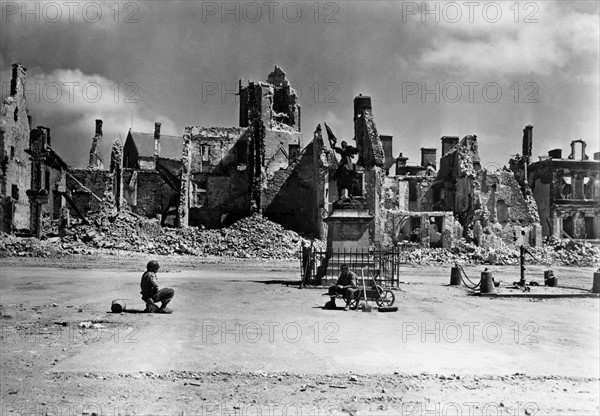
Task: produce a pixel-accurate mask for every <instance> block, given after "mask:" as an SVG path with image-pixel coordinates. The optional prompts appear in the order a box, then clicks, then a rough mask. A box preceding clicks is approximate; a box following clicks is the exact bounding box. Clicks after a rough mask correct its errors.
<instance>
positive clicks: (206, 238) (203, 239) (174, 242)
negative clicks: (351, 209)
mask: <svg viewBox="0 0 600 416" xmlns="http://www.w3.org/2000/svg"><path fill="white" fill-rule="evenodd" d="M88 221H89V224H82V223H81V222H80V223H77V224H74V225H73V226H72V227H71V228H70V229H69V230H68V231H67V232H66V234H65V235H63V236H62V237H58V236H55V237H50V238H48V239H45V240H42V241H38V240H36V239H34V238H17V237H14V236H8V235H4V236H2V237H1V238H0V252H3V254H4V255H9V256H32V257H50V256H52V257H54V256H61V255H70V254H94V253H96V252H98V250H99V249H100V250H108V251H110V250H124V251H130V252H138V253H147V254H158V255H171V254H181V255H193V256H219V257H236V258H250V259H293V258H297V257H298V255H299V250H300V245H301V243H302V242H304V241H306V240H305V239H304V238H303V237H301V236H300V235H298V234H297V233H295V232H293V231H290V230H286V229H284V228H283V227H282V226H280V225H279V224H277V223H274V222H272V221H269V220H268V219H266V218H263V217H262V216H259V215H254V216H251V217H247V218H244V219H242V220H240V221H238V222H236V223H234V224H233V225H232V226H230V227H228V228H223V229H219V230H203V229H200V228H195V227H188V228H179V229H176V228H164V227H161V226H160V222H159V221H158V220H156V219H147V218H143V217H140V216H137V215H135V214H132V213H130V212H121V213H118V214H117V213H116V212H113V211H103V212H102V213H99V214H96V215H91V216H89V217H88ZM45 225H46V226H48V227H49V229H50V228H52V224H49V223H48V224H45Z"/></svg>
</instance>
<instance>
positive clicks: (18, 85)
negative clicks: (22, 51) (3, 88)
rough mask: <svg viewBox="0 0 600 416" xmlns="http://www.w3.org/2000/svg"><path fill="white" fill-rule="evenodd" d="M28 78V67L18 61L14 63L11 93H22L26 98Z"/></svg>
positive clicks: (14, 94) (22, 96)
mask: <svg viewBox="0 0 600 416" xmlns="http://www.w3.org/2000/svg"><path fill="white" fill-rule="evenodd" d="M26 79H27V68H25V67H24V66H23V65H21V64H19V63H17V64H13V65H12V78H11V80H10V95H13V96H16V95H17V94H21V98H25V81H26Z"/></svg>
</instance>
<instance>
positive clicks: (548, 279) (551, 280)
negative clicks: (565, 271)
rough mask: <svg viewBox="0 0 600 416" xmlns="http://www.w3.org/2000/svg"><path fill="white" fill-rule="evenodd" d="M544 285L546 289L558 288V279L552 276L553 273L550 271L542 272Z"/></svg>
mask: <svg viewBox="0 0 600 416" xmlns="http://www.w3.org/2000/svg"><path fill="white" fill-rule="evenodd" d="M544 285H546V286H548V287H556V286H558V279H557V278H556V276H554V272H553V271H552V270H546V271H544Z"/></svg>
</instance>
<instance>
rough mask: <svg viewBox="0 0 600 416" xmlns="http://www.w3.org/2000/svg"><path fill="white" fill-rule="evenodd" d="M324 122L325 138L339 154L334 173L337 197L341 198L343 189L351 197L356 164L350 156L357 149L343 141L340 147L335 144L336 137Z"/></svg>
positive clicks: (356, 151) (356, 152)
mask: <svg viewBox="0 0 600 416" xmlns="http://www.w3.org/2000/svg"><path fill="white" fill-rule="evenodd" d="M324 124H325V128H326V129H327V138H328V139H329V144H330V145H331V148H332V149H333V150H334V151H335V152H336V153H339V155H340V156H341V160H340V163H339V165H338V168H337V170H336V171H335V175H334V179H335V180H336V183H337V188H338V198H339V199H341V197H342V193H343V190H344V189H347V190H348V196H349V197H350V198H352V187H353V185H354V178H356V164H355V163H353V162H352V157H353V156H354V155H356V154H358V149H357V148H356V147H354V146H349V145H348V143H346V142H345V141H342V143H341V147H338V146H336V144H337V138H336V137H335V135H334V134H333V132H332V131H331V129H330V128H329V126H328V125H327V124H326V123H324Z"/></svg>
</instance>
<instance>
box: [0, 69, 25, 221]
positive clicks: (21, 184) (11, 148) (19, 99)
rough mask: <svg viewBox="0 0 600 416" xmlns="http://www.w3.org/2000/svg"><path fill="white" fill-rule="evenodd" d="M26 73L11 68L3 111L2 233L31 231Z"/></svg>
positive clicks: (0, 160)
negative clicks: (7, 94) (28, 193)
mask: <svg viewBox="0 0 600 416" xmlns="http://www.w3.org/2000/svg"><path fill="white" fill-rule="evenodd" d="M26 77H27V69H26V68H25V67H23V66H22V65H21V64H14V65H13V66H12V79H11V81H10V95H9V96H8V97H7V98H6V99H5V100H4V102H3V103H2V108H1V110H0V167H1V171H0V230H2V231H4V232H12V231H13V230H14V229H24V228H29V220H30V218H29V199H28V198H27V194H26V193H25V192H26V191H27V190H28V189H29V188H30V186H31V160H30V159H29V156H28V155H27V154H26V153H25V149H27V148H28V147H29V131H30V129H31V128H30V122H29V118H28V114H27V108H26V102H25V82H26Z"/></svg>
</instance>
